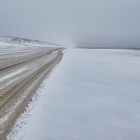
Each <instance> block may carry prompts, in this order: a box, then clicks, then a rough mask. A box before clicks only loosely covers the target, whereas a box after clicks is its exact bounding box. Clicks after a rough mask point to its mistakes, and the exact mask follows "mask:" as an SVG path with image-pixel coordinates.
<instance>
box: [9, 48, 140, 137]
mask: <svg viewBox="0 0 140 140" xmlns="http://www.w3.org/2000/svg"><path fill="white" fill-rule="evenodd" d="M37 95H39V97H37V98H35V99H33V102H32V103H31V104H30V105H29V107H28V108H27V111H26V112H25V113H24V114H23V115H22V116H21V118H19V120H18V122H17V124H16V125H15V128H14V129H13V131H12V133H11V135H10V136H9V139H8V140H21V139H22V140H32V139H33V140H139V139H140V133H139V132H140V51H135V50H86V49H69V50H66V51H65V53H64V57H63V59H62V61H61V62H60V64H59V65H58V66H57V68H56V69H55V70H54V71H53V72H52V74H51V76H50V78H49V79H46V80H45V81H44V82H43V83H42V86H41V87H40V89H39V90H38V91H37ZM36 99H37V101H36ZM32 108H33V109H32ZM21 126H22V128H20V127H21Z"/></svg>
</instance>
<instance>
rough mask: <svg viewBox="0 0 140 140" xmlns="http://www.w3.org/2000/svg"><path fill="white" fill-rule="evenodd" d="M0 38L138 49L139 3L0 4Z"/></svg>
mask: <svg viewBox="0 0 140 140" xmlns="http://www.w3.org/2000/svg"><path fill="white" fill-rule="evenodd" d="M0 35H12V36H20V37H26V38H32V39H39V40H44V41H50V42H54V43H59V44H65V45H72V46H77V45H79V44H81V43H83V42H88V43H90V44H92V45H93V46H96V47H104V46H112V47H124V46H125V47H139V46H140V0H0Z"/></svg>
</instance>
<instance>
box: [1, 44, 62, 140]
mask: <svg viewBox="0 0 140 140" xmlns="http://www.w3.org/2000/svg"><path fill="white" fill-rule="evenodd" d="M62 50H63V49H62V48H57V47H53V48H48V47H47V46H46V47H33V46H32V47H31V46H30V47H27V46H26V47H25V46H24V47H21V45H19V46H12V44H11V46H5V45H4V44H3V46H0V140H5V138H6V136H7V134H8V133H9V131H10V130H11V128H12V127H13V125H14V123H15V121H16V119H17V118H18V117H19V116H20V114H21V113H22V112H24V109H25V107H26V106H27V105H28V103H29V101H30V100H31V99H32V96H33V94H34V93H35V90H36V89H37V88H38V87H39V86H40V83H41V82H42V80H43V79H44V78H45V77H46V76H47V75H48V73H49V72H50V71H51V70H52V68H53V67H54V66H55V65H56V64H57V63H58V62H59V61H60V60H61V57H62Z"/></svg>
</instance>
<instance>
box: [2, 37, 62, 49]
mask: <svg viewBox="0 0 140 140" xmlns="http://www.w3.org/2000/svg"><path fill="white" fill-rule="evenodd" d="M1 46H2V47H3V46H11V47H14V46H16V47H19V46H20V47H28V48H29V47H63V46H62V45H59V44H54V43H50V42H44V41H38V40H31V39H26V38H20V37H12V36H0V47H1Z"/></svg>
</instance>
